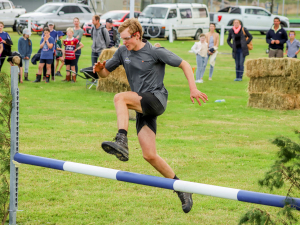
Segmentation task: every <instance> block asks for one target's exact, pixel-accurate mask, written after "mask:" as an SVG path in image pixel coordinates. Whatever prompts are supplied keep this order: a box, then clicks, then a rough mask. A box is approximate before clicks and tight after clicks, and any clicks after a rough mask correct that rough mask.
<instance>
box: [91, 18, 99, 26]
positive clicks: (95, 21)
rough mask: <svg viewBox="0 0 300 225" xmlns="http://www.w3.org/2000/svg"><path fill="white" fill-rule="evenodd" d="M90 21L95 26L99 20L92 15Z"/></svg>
mask: <svg viewBox="0 0 300 225" xmlns="http://www.w3.org/2000/svg"><path fill="white" fill-rule="evenodd" d="M92 23H93V25H94V26H96V25H98V24H99V20H96V19H95V17H93V19H92Z"/></svg>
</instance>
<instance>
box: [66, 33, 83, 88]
mask: <svg viewBox="0 0 300 225" xmlns="http://www.w3.org/2000/svg"><path fill="white" fill-rule="evenodd" d="M73 35H74V30H73V28H71V27H69V28H68V29H67V39H66V40H64V46H65V64H66V69H67V76H66V80H65V81H66V82H68V81H70V80H71V73H70V71H68V70H70V69H71V70H72V71H75V65H76V56H75V52H76V51H78V50H79V49H81V48H83V47H84V45H83V44H82V43H81V42H80V41H78V39H76V38H74V37H73ZM77 44H79V47H78V48H76V45H77ZM75 82H76V74H75V73H73V74H72V83H75Z"/></svg>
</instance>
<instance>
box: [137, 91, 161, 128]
mask: <svg viewBox="0 0 300 225" xmlns="http://www.w3.org/2000/svg"><path fill="white" fill-rule="evenodd" d="M137 94H138V95H139V96H141V97H142V99H141V106H142V110H143V113H138V112H137V113H136V131H137V134H139V132H140V131H141V129H142V128H143V126H145V125H147V126H148V127H149V128H150V129H151V130H152V131H153V132H154V133H155V134H156V119H157V116H159V115H161V114H163V113H164V111H165V108H164V107H163V105H162V104H161V102H160V101H159V100H158V98H157V97H156V96H155V95H154V94H152V93H150V92H146V93H140V92H138V93H137Z"/></svg>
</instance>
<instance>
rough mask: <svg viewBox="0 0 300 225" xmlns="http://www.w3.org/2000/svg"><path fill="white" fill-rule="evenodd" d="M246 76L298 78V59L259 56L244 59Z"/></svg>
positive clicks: (299, 75) (299, 71) (299, 63)
mask: <svg viewBox="0 0 300 225" xmlns="http://www.w3.org/2000/svg"><path fill="white" fill-rule="evenodd" d="M246 75H247V76H248V77H250V78H251V77H290V78H291V79H300V61H299V60H298V59H294V58H259V59H250V60H247V61H246Z"/></svg>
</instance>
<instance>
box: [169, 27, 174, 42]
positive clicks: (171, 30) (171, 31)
mask: <svg viewBox="0 0 300 225" xmlns="http://www.w3.org/2000/svg"><path fill="white" fill-rule="evenodd" d="M169 42H170V43H173V24H170V25H169Z"/></svg>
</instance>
